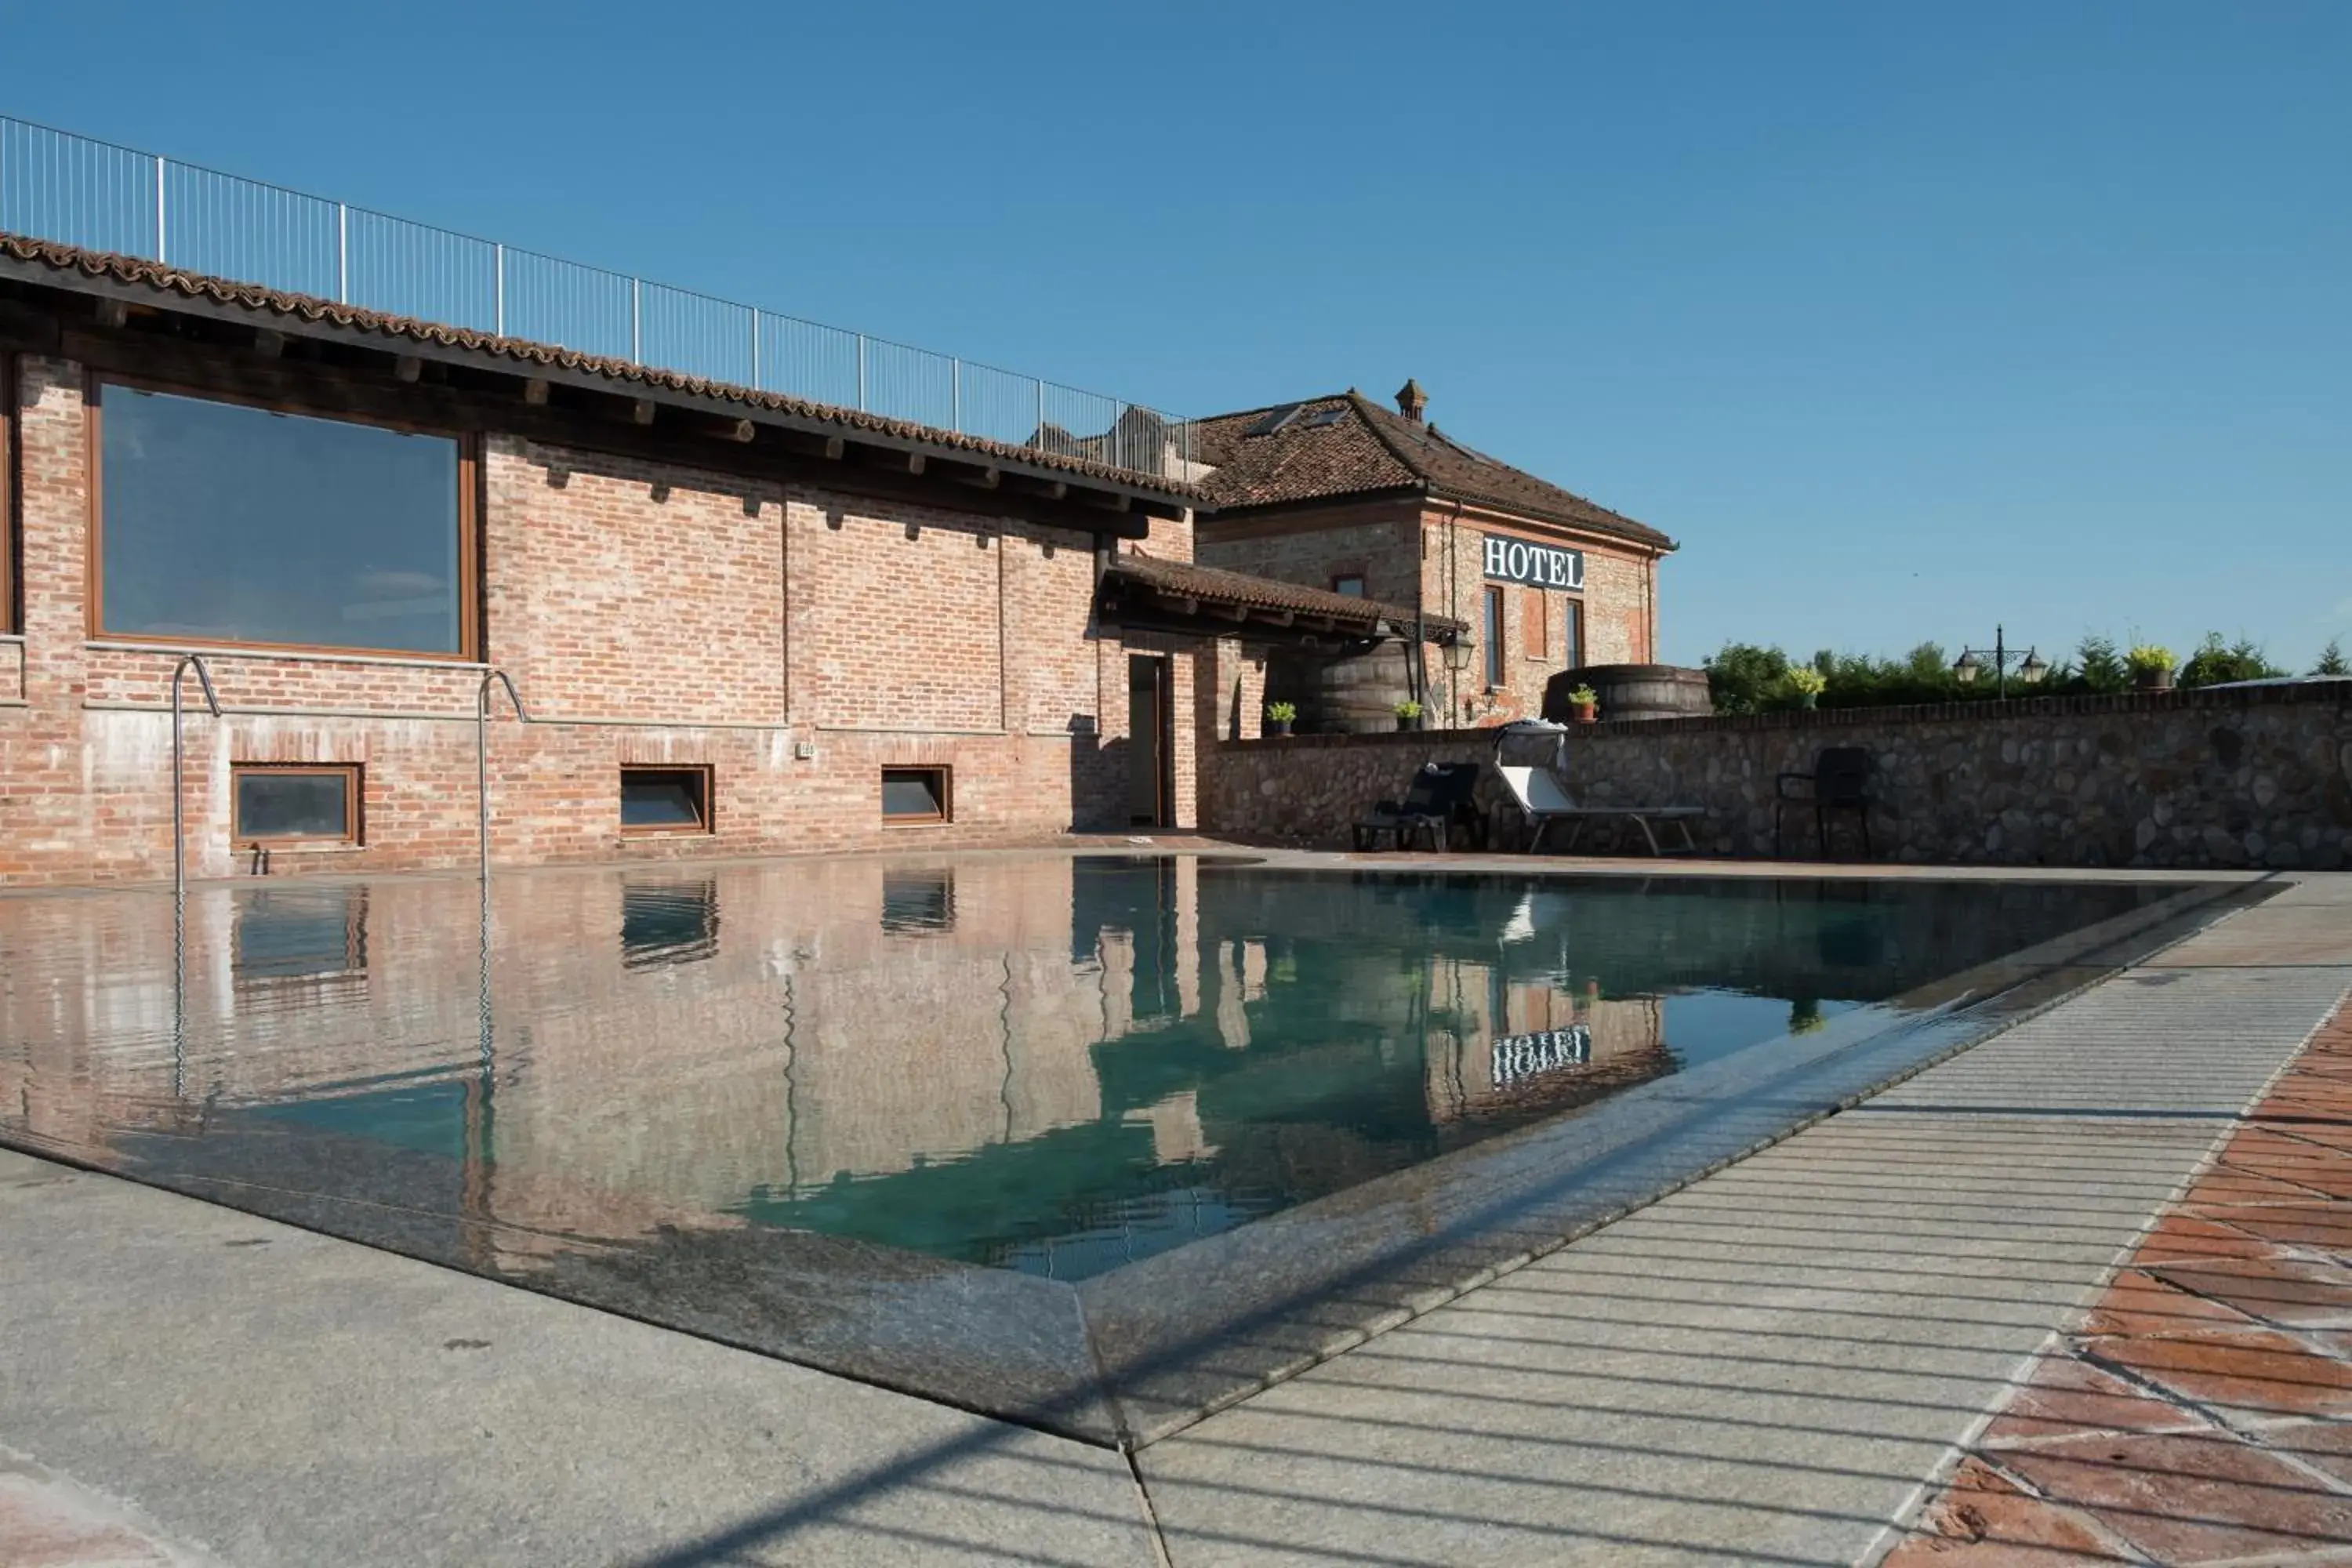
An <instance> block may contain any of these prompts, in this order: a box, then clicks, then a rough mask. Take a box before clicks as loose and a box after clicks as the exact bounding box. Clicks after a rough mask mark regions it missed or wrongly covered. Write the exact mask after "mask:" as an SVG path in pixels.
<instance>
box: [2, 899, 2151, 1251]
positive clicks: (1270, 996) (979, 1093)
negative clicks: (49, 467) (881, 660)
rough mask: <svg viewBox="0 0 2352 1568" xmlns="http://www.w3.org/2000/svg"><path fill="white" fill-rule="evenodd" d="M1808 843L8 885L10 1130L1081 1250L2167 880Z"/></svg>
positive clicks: (1688, 1054)
mask: <svg viewBox="0 0 2352 1568" xmlns="http://www.w3.org/2000/svg"><path fill="white" fill-rule="evenodd" d="M1822 888H1823V885H1822V884H1817V883H1805V882H1787V883H1776V882H1770V881H1762V880H1743V881H1737V882H1733V881H1726V882H1710V881H1695V880H1664V879H1661V880H1657V881H1654V882H1645V881H1640V880H1634V879H1592V880H1586V881H1565V880H1542V881H1538V880H1534V879H1525V878H1516V877H1507V876H1493V877H1472V876H1458V875H1457V876H1437V875H1382V874H1374V873H1357V872H1319V871H1318V872H1308V871H1292V870H1282V869H1275V868H1264V867H1252V866H1246V865H1218V864H1206V865H1204V864H1202V862H1199V861H1197V860H1193V859H1191V858H1108V857H1095V858H1087V857H1081V858H1070V857H1066V856H1048V855H1040V856H1034V857H1016V858H978V859H972V860H969V861H963V862H959V863H957V864H955V865H954V866H953V867H951V868H950V867H940V868H929V869H909V868H904V867H886V866H884V865H882V864H880V863H877V862H873V861H859V860H844V861H839V862H831V863H826V862H799V863H780V864H771V865H764V866H757V865H755V866H745V867H737V868H725V869H721V870H718V871H715V872H712V873H710V874H709V875H707V876H704V877H701V878H698V879H695V880H691V881H678V880H675V879H672V880H666V881H656V880H650V879H645V878H643V877H642V876H641V875H640V876H627V877H625V876H621V875H616V874H608V873H589V872H572V871H546V872H533V873H527V874H518V875H513V876H509V877H506V878H503V879H500V880H499V882H498V884H497V885H496V886H495V887H494V888H493V889H491V897H492V898H493V899H494V900H495V908H494V909H491V910H478V908H477V905H476V901H475V900H477V899H478V896H479V895H478V889H475V888H474V887H472V886H469V885H465V884H451V883H446V882H439V881H429V880H427V881H400V880H388V881H383V882H378V883H374V884H372V885H369V886H363V887H362V886H354V887H348V888H346V887H320V886H305V885H299V884H296V885H288V886H282V887H270V888H266V889H265V888H254V887H250V886H246V887H238V888H234V889H231V888H211V889H198V890H197V891H195V892H194V893H192V894H191V895H190V897H189V900H188V901H187V904H186V907H185V912H184V922H185V931H184V946H177V945H175V943H174V941H173V922H172V919H171V913H172V911H171V910H170V909H169V908H168V907H167V906H163V905H162V904H160V903H158V902H157V901H156V900H152V899H149V898H143V897H141V896H139V895H130V894H126V895H121V896H119V897H117V896H91V897H75V898H70V899H46V898H28V899H20V900H5V901H0V982H5V984H0V1137H5V1138H8V1139H11V1140H13V1141H16V1142H25V1143H26V1144H28V1145H30V1146H34V1147H39V1148H47V1149H52V1150H57V1151H59V1152H71V1153H75V1154H78V1155H80V1156H82V1157H85V1158H90V1159H94V1160H98V1161H100V1162H102V1163H116V1164H122V1163H126V1162H133V1161H153V1160H161V1159H168V1160H172V1161H175V1162H179V1163H183V1164H194V1163H203V1164H204V1167H205V1169H206V1170H208V1171H210V1172H213V1173H218V1174H231V1175H241V1176H244V1177H246V1178H247V1179H257V1178H258V1177H259V1176H261V1175H263V1174H265V1173H267V1174H269V1175H270V1176H271V1179H272V1180H275V1181H278V1182H281V1183H283V1182H293V1181H300V1182H308V1183H314V1184H327V1185H329V1186H331V1185H332V1184H336V1183H338V1182H348V1183H350V1184H352V1185H353V1187H354V1188H355V1189H365V1191H366V1193H367V1194H370V1195H371V1197H372V1201H373V1198H374V1196H375V1195H377V1194H379V1193H380V1189H381V1188H382V1187H383V1185H385V1184H389V1183H391V1182H392V1181H393V1180H394V1177H395V1176H396V1178H397V1180H398V1181H399V1182H400V1183H401V1184H404V1185H403V1187H402V1192H403V1196H402V1198H401V1202H402V1203H403V1204H404V1205H405V1206H410V1207H418V1208H425V1209H436V1210H441V1211H446V1212H448V1213H452V1214H465V1215H470V1216H472V1217H475V1218H478V1219H484V1220H489V1221H494V1222H496V1224H495V1225H492V1226H478V1227H473V1228H472V1229H471V1230H469V1232H468V1241H467V1246H468V1247H477V1248H483V1249H487V1251H486V1252H485V1253H484V1254H482V1255H480V1256H478V1257H477V1258H476V1261H477V1262H478V1263H479V1264H480V1265H481V1266H484V1267H493V1266H503V1267H509V1268H511V1267H531V1266H533V1260H534V1259H535V1258H542V1257H544V1256H545V1255H546V1254H547V1253H549V1252H551V1251H553V1250H555V1249H557V1248H558V1247H561V1246H562V1245H564V1240H563V1238H566V1237H590V1238H600V1239H609V1240H624V1239H628V1238H634V1237H650V1236H654V1235H656V1234H659V1233H660V1232H662V1231H663V1230H665V1229H676V1230H693V1229H707V1228H711V1227H736V1228H740V1227H743V1226H789V1227H797V1228H806V1229H814V1230H822V1231H825V1232H829V1233H833V1234H835V1235H841V1236H846V1237H861V1238H865V1239H867V1240H872V1241H877V1242H881V1243H886V1244H888V1245H891V1246H897V1247H916V1248H919V1249H922V1250H926V1251H929V1252H933V1253H937V1254H940V1255H943V1256H947V1257H952V1258H964V1259H970V1260H974V1261H980V1262H985V1263H992V1264H997V1265H1002V1266H1004V1267H1009V1268H1021V1269H1027V1270H1031V1271H1034V1272H1037V1273H1044V1274H1051V1275H1055V1276H1056V1277H1060V1278H1064V1279H1076V1278H1082V1277H1084V1276H1087V1275H1089V1274H1093V1273H1097V1272H1099V1271H1101V1270H1103V1269H1105V1268H1115V1267H1118V1265H1119V1264H1121V1263H1122V1262H1125V1261H1127V1260H1129V1259H1131V1258H1140V1257H1145V1256H1148V1255H1150V1254H1151V1253H1153V1252H1157V1251H1160V1250H1164V1249H1165V1248H1167V1247H1173V1246H1177V1245H1181V1243H1182V1242H1184V1241H1185V1240H1187V1239H1190V1238H1192V1237H1197V1236H1202V1235H1206V1234H1211V1233H1213V1232H1215V1231H1219V1230H1223V1229H1226V1228H1229V1227H1230V1226H1234V1225H1237V1224H1240V1223H1243V1222H1244V1221H1246V1220H1248V1219H1249V1218H1251V1217H1253V1216H1255V1215H1261V1214H1265V1213H1268V1212H1271V1211H1273V1210H1276V1209H1279V1208H1282V1207H1286V1206H1288V1205H1293V1204H1297V1203H1300V1202H1303V1201H1306V1200H1308V1199H1312V1198H1314V1197H1317V1196H1319V1195H1321V1194H1327V1193H1330V1192H1334V1191H1338V1190H1339V1189H1341V1188H1344V1187H1347V1186H1349V1185H1351V1184H1355V1183H1359V1182H1361V1181H1363V1180H1366V1179H1367V1178H1369V1177H1372V1176H1376V1175H1379V1174H1381V1173H1384V1172H1388V1171H1393V1170H1396V1169H1399V1168H1401V1167H1403V1166H1406V1165H1410V1164H1412V1163H1417V1162H1420V1161H1423V1160H1426V1159H1428V1158H1430V1157H1432V1156H1433V1155H1436V1154H1440V1153H1443V1152H1445V1151H1446V1150H1448V1149H1451V1148H1454V1147H1458V1146H1461V1145H1463V1144H1465V1143H1468V1142H1475V1141H1476V1140H1478V1139H1480V1138H1484V1137H1486V1136H1489V1135H1491V1134H1492V1133H1493V1132H1495V1131H1497V1130H1499V1129H1503V1128H1507V1127H1510V1126H1514V1125H1517V1124H1520V1123H1523V1122H1526V1121H1529V1120H1532V1119H1536V1118H1541V1117H1547V1116H1550V1115H1555V1114H1559V1113H1562V1112H1564V1111H1568V1110H1572V1109H1574V1108H1575V1107H1577V1106H1579V1105H1580V1104H1584V1103H1588V1102H1591V1101H1593V1100H1598V1099H1601V1098H1603V1097H1606V1096H1608V1095H1610V1094H1612V1093H1615V1092H1618V1091H1620V1090H1622V1089H1627V1088H1629V1087H1632V1086H1635V1085H1638V1084H1640V1083H1643V1082H1644V1081H1646V1080H1650V1079H1655V1078H1657V1077H1659V1076H1661V1075H1663V1074H1666V1073H1670V1072H1673V1071H1675V1070H1676V1068H1678V1067H1682V1066H1685V1065H1689V1064H1691V1063H1695V1062H1698V1061H1703V1060H1706V1059H1708V1058H1717V1057H1722V1056H1725V1055H1728V1054H1731V1053H1734V1052H1738V1051H1742V1050H1746V1049H1749V1048H1752V1047H1759V1046H1760V1045H1764V1044H1765V1043H1767V1042H1769V1041H1772V1040H1774V1039H1778V1038H1782V1037H1785V1035H1786V1033H1788V1032H1803V1031H1807V1030H1810V1029H1812V1028H1816V1027H1819V1026H1822V1025H1823V1024H1825V1023H1826V1022H1827V1021H1828V1020H1829V1019H1831V1018H1832V1017H1833V1016H1836V1015H1838V1014H1840V1013H1843V1012H1851V1011H1853V1009H1855V1008H1858V1007H1868V1006H1874V1005H1882V1004H1884V1002H1885V999H1887V998H1889V997H1891V996H1894V995H1895V994H1899V993H1901V992H1904V991H1906V990H1909V989H1911V988H1913V987H1916V986H1918V985H1921V984H1926V983H1927V982H1928V981H1930V980H1932V979H1935V978H1937V977H1939V976H1941V975H1943V974H1946V973H1950V972H1952V971H1954V970H1956V969H1958V968H1962V967H1965V966H1968V965H1969V964H1971V963H1977V962H1980V961H1982V960H1984V959H1986V958H1989V957H1991V956H1994V955H1996V954H1997V953H1999V952H2002V951H2006V950H2011V949H2014V948H2017V947H2021V946H2023V945H2026V944H2028V943H2030V942H2037V941H2040V940H2043V939H2045V938H2047V937H2050V936H2053V935H2056V934H2058V933H2060V932H2062V931H2066V930H2069V929H2072V928H2074V927H2075V926H2079V925H2081V924H2084V923H2085V922H2087V921H2090V920H2093V919H2097V918H2101V917H2103V916H2105V915H2107V914H2110V913H2114V912H2116V911H2118V910H2122V909H2124V908H2127V907H2129V906H2130V905H2131V904H2132V903H2134V902H2137V901H2143V900H2145V899H2147V898H2150V897H2155V896H2160V894H2161V891H2162V889H2143V888H2138V887H2126V888H2118V887H2113V886H2109V887H2096V886H2053V885H2050V884H2034V885H2002V884H1998V883H1967V884H1948V885H1940V886H1938V885H1922V884H1916V883H1912V884H1884V883H1881V884H1861V883H1856V884H1847V885H1844V886H1842V887H1840V888H1838V889H1837V890H1836V892H1835V894H1834V895H1833V896H1825V895H1824V894H1823V892H1822ZM722 898H723V900H724V902H725V904H726V908H727V921H726V923H725V927H724V931H723V934H722V929H721V923H720V921H719V904H720V902H721V900H722ZM615 932H617V933H618V941H617V942H616V941H615V940H614V933H615ZM687 963H691V964H692V965H693V967H692V968H690V969H686V970H680V969H679V968H678V967H677V966H678V965H681V964H687ZM183 1035H184V1038H185V1056H184V1063H183V1058H181V1057H180V1056H178V1055H176V1054H175V1053H174V1051H173V1044H174V1041H175V1040H176V1039H178V1038H180V1037H182V1036H183ZM183 1066H184V1070H182V1069H183ZM158 1131H172V1132H173V1133H174V1134H175V1136H174V1137H173V1139H170V1140H168V1141H158V1140H155V1139H153V1138H152V1137H150V1136H148V1134H151V1133H152V1132H158ZM301 1140H310V1141H311V1142H310V1143H307V1144H305V1143H302V1142H300V1141H301ZM300 1148H314V1149H316V1150H317V1151H319V1152H320V1156H322V1157H312V1158H295V1157H294V1152H295V1151H297V1150H298V1149H300ZM273 1162H283V1163H284V1164H282V1165H280V1164H274V1163H273ZM289 1170H290V1171H292V1172H294V1173H295V1174H290V1175H289V1174H287V1173H286V1172H287V1171H289ZM354 1195H360V1194H359V1193H358V1192H357V1191H356V1190H355V1192H354Z"/></svg>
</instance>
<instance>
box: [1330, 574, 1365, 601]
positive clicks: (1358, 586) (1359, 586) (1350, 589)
mask: <svg viewBox="0 0 2352 1568" xmlns="http://www.w3.org/2000/svg"><path fill="white" fill-rule="evenodd" d="M1331 592H1333V593H1335V594H1344V595H1347V596H1348V597H1349V598H1350V599H1360V598H1362V597H1363V596H1364V580H1363V579H1362V578H1361V577H1356V576H1347V577H1334V578H1332V579H1331Z"/></svg>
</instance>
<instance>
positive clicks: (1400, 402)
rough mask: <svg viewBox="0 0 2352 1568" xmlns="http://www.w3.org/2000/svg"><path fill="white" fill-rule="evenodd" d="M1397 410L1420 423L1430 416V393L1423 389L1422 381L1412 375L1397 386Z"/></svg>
mask: <svg viewBox="0 0 2352 1568" xmlns="http://www.w3.org/2000/svg"><path fill="white" fill-rule="evenodd" d="M1396 397H1397V412H1398V413H1399V414H1402V415H1403V416H1405V417H1406V418H1408V419H1410V420H1412V422H1413V423H1414V424H1416V425H1419V424H1421V423H1422V422H1423V421H1424V420H1426V419H1427V418H1428V417H1429V394H1427V393H1425V392H1423V391H1422V389H1421V383H1419V382H1417V381H1414V380H1413V379H1412V378H1411V377H1410V376H1408V377H1406V378H1405V384H1403V385H1402V386H1400V387H1398V388H1397V395H1396Z"/></svg>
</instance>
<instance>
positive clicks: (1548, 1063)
mask: <svg viewBox="0 0 2352 1568" xmlns="http://www.w3.org/2000/svg"><path fill="white" fill-rule="evenodd" d="M1490 1059H1491V1060H1492V1063H1493V1066H1494V1078H1495V1087H1496V1089H1509V1088H1511V1087H1512V1086H1514V1085H1516V1084H1520V1083H1525V1082H1526V1081H1527V1080H1528V1079H1531V1078H1535V1077H1537V1076H1538V1075H1540V1074H1543V1073H1548V1072H1556V1071H1558V1070H1559V1068H1580V1067H1582V1066H1584V1065H1585V1064H1586V1063H1587V1062H1590V1061H1591V1059H1592V1031H1591V1029H1590V1028H1587V1027H1586V1026H1584V1025H1582V1024H1574V1025H1570V1026H1569V1027H1567V1028H1565V1029H1546V1030H1544V1031H1543V1032H1542V1033H1541V1034H1538V1035H1498V1036H1496V1038H1495V1051H1494V1055H1493V1057H1492V1058H1490Z"/></svg>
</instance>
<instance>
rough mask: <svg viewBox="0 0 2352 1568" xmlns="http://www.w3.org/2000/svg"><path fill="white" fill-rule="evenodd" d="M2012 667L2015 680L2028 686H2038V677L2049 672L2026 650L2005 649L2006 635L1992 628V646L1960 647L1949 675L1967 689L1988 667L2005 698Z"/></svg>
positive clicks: (2046, 665) (2042, 661) (2046, 664)
mask: <svg viewBox="0 0 2352 1568" xmlns="http://www.w3.org/2000/svg"><path fill="white" fill-rule="evenodd" d="M2012 665H2014V666H2015V667H2016V669H2017V678H2018V679H2020V680H2022V681H2024V682H2025V684H2026V685H2028V686H2037V685H2039V684H2041V681H2042V677H2043V676H2045V675H2047V674H2049V673H2050V664H2049V661H2048V660H2046V659H2044V658H2042V656H2041V655H2040V654H2039V653H2037V652H2035V651H2034V650H2033V649H2032V648H2030V647H2029V648H2027V649H2026V650H2025V651H2024V652H2023V653H2019V652H2018V651H2017V650H2016V649H2015V648H2012V647H2010V646H2009V637H2008V633H2007V632H2006V631H2004V630H2003V629H2002V628H2001V627H2000V626H1995V627H1993V629H1992V647H1989V648H1987V647H1964V648H1962V649H1961V650H1960V657H1959V658H1957V659H1955V660H1954V661H1953V662H1952V673H1953V674H1954V675H1957V676H1958V677H1959V678H1960V684H1961V685H1963V686H1967V685H1969V684H1971V683H1973V682H1974V681H1975V679H1976V678H1977V677H1978V676H1979V675H1982V674H1983V673H1984V672H1985V670H1986V668H1988V667H1990V668H1991V670H1992V678H1993V679H1994V680H1995V681H1996V682H1998V683H1999V694H2000V696H2003V697H2006V696H2008V695H2009V672H2010V668H2011V666H2012Z"/></svg>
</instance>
